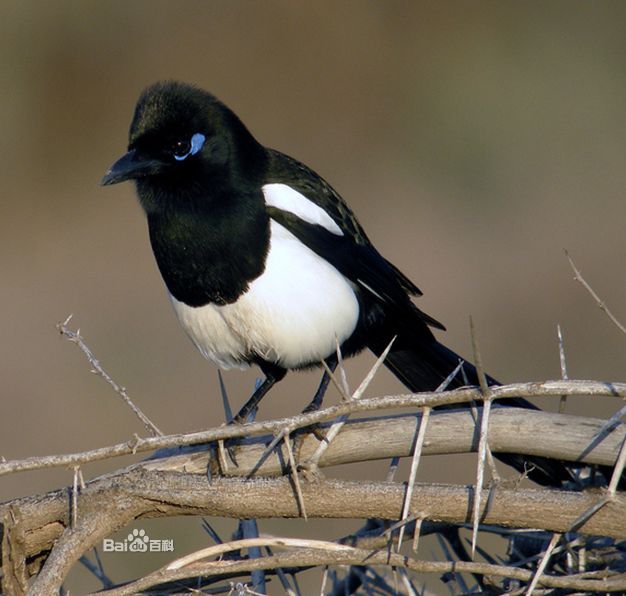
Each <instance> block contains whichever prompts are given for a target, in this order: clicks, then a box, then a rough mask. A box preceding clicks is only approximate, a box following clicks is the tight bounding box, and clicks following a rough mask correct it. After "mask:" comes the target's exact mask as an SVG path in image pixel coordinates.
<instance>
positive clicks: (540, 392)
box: [0, 380, 626, 476]
mask: <svg viewBox="0 0 626 596" xmlns="http://www.w3.org/2000/svg"><path fill="white" fill-rule="evenodd" d="M490 391H491V397H492V399H493V400H506V399H513V398H517V397H524V398H534V397H553V398H557V399H560V398H561V396H562V395H569V396H588V397H592V398H601V397H620V398H626V383H607V382H600V381H573V380H569V381H545V382H531V383H512V384H510V385H501V386H498V387H491V388H490ZM481 400H482V393H481V391H480V389H478V388H476V387H468V388H463V389H455V390H453V391H446V392H444V393H436V392H433V393H412V394H400V395H388V396H384V397H376V398H368V399H360V400H358V401H350V402H345V403H341V404H338V405H335V406H331V407H328V408H325V409H323V410H319V411H317V412H310V413H307V414H299V415H297V416H293V417H289V418H280V419H276V420H268V421H264V422H254V423H251V424H245V425H241V426H222V427H219V428H212V429H208V430H205V431H198V432H193V433H185V434H175V435H164V436H162V437H147V438H141V437H138V436H135V437H134V438H132V439H130V440H128V441H125V442H123V443H117V444H115V445H110V446H108V447H101V448H99V449H92V450H89V451H84V452H80V453H70V454H58V455H47V456H41V457H29V458H25V459H21V460H9V461H3V462H0V476H3V475H5V474H11V473H15V472H24V471H28V470H40V469H44V468H54V467H71V466H73V465H76V464H85V463H88V462H92V461H99V460H103V459H109V458H111V457H120V456H122V455H130V454H135V453H146V452H148V451H154V450H156V449H165V448H169V447H179V446H187V445H199V444H202V443H210V442H213V441H218V440H223V441H225V440H227V439H241V438H243V437H255V436H260V435H263V434H267V433H271V434H275V433H279V432H280V431H281V430H282V429H283V428H290V429H293V430H296V429H299V428H304V427H306V426H311V425H314V424H317V423H322V422H327V421H329V420H333V419H335V418H337V417H338V416H343V415H346V414H357V413H364V412H375V411H381V410H389V409H401V408H402V409H404V408H414V409H417V408H423V407H425V406H428V407H431V408H435V407H437V406H441V405H450V404H463V403H469V402H472V401H481ZM617 424H618V423H617Z"/></svg>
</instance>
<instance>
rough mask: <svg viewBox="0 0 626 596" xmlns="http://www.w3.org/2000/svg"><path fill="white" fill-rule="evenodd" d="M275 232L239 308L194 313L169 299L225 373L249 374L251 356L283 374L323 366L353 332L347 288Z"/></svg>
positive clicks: (274, 228) (354, 310) (274, 227)
mask: <svg viewBox="0 0 626 596" xmlns="http://www.w3.org/2000/svg"><path fill="white" fill-rule="evenodd" d="M296 194H298V193H296ZM299 196H300V197H302V195H299ZM302 198H303V197H302ZM305 200H306V199H305ZM268 202H269V201H268ZM318 209H319V208H318ZM329 219H330V218H329ZM331 221H332V220H331ZM333 223H334V222H333ZM335 225H336V224H335ZM270 229H271V239H270V249H269V254H268V256H267V262H266V265H265V271H264V272H263V274H262V275H261V276H260V277H258V278H257V279H255V280H254V281H253V282H252V283H251V284H250V287H249V289H248V291H247V292H246V293H245V294H244V295H242V296H241V298H239V300H237V302H235V303H233V304H229V305H226V306H217V305H213V304H209V305H206V306H202V307H199V308H193V307H190V306H187V305H186V304H184V303H182V302H179V301H177V300H176V299H175V298H174V297H171V300H172V304H173V305H174V310H175V311H176V314H177V315H178V319H179V321H180V323H181V325H182V326H183V327H184V329H185V330H186V331H187V333H188V334H189V336H190V337H191V339H192V341H193V342H194V343H195V345H196V346H197V347H198V349H199V350H200V351H201V352H202V354H204V356H205V357H206V358H207V359H209V360H211V361H212V362H214V363H215V364H217V365H218V366H220V367H222V368H233V367H238V368H245V367H246V366H247V364H246V360H247V359H248V358H250V357H251V356H252V355H253V354H258V355H259V356H261V357H263V358H264V359H266V360H269V361H271V362H274V363H276V364H278V365H280V366H283V367H285V368H297V367H299V366H303V365H306V364H312V363H315V362H319V361H321V360H322V359H324V358H326V357H328V356H330V355H331V354H332V353H333V352H334V351H335V342H336V341H337V340H338V341H339V343H341V342H343V341H344V340H346V339H347V338H348V337H350V335H351V334H352V332H353V331H354V329H355V327H356V324H357V319H358V316H359V305H358V301H357V299H356V296H355V294H354V291H353V289H352V286H351V284H350V282H349V281H348V280H347V279H346V278H345V277H343V275H341V274H340V273H339V272H338V271H337V270H336V269H335V268H334V267H333V266H332V265H330V264H329V263H328V262H327V261H325V260H324V259H322V258H320V257H319V256H318V255H317V254H315V253H314V252H313V251H312V250H310V249H309V248H307V247H306V246H305V245H304V244H302V243H301V242H300V241H299V240H298V239H297V238H296V237H295V236H294V235H293V234H291V233H290V232H289V231H288V230H287V229H286V228H284V227H283V226H281V225H280V224H278V223H276V222H275V221H273V220H271V228H270Z"/></svg>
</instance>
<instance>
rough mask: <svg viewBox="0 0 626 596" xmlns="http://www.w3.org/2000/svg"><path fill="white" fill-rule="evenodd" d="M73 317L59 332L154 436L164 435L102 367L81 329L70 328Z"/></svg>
mask: <svg viewBox="0 0 626 596" xmlns="http://www.w3.org/2000/svg"><path fill="white" fill-rule="evenodd" d="M71 319H72V315H70V316H69V317H67V319H65V321H63V322H62V323H57V329H58V330H59V333H61V335H62V336H63V337H66V338H67V339H68V340H69V341H70V342H72V343H74V344H76V345H77V346H78V347H79V348H80V349H81V350H82V352H83V354H85V356H86V357H87V360H88V361H89V364H91V366H92V371H93V372H94V373H96V374H97V375H99V376H100V377H102V378H103V379H104V380H105V381H106V382H107V383H108V384H109V385H111V387H113V390H114V391H115V393H117V394H118V395H119V396H120V397H121V398H122V399H123V400H124V401H125V402H126V405H128V407H129V408H130V409H131V410H132V411H133V412H134V413H135V415H136V416H137V417H138V418H139V420H141V422H143V425H144V426H145V427H146V429H147V430H148V432H149V433H150V434H151V435H152V436H153V437H159V436H163V433H162V432H161V431H160V430H159V428H158V427H157V426H156V425H155V424H154V423H153V422H152V421H151V420H150V418H148V417H147V416H146V415H145V414H144V413H143V412H142V411H141V409H140V408H139V407H138V406H136V405H135V404H134V403H133V401H132V400H131V399H130V397H129V396H128V393H127V392H126V389H125V388H124V387H120V385H118V384H117V383H116V382H115V381H114V380H113V378H112V377H111V376H110V375H109V374H108V373H107V372H106V371H105V370H104V369H103V368H102V366H101V365H100V362H99V361H98V360H97V359H96V357H95V356H94V354H93V352H92V351H91V350H90V349H89V347H88V346H87V344H85V342H84V341H83V338H82V336H81V334H80V329H77V330H76V331H75V332H74V331H72V330H71V329H69V328H68V326H67V325H68V323H69V322H70V320H71Z"/></svg>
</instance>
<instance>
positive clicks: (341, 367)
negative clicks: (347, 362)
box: [335, 336, 350, 395]
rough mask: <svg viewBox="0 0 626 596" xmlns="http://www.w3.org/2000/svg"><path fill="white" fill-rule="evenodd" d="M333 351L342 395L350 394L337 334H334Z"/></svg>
mask: <svg viewBox="0 0 626 596" xmlns="http://www.w3.org/2000/svg"><path fill="white" fill-rule="evenodd" d="M335 351H336V353H337V368H338V369H339V375H340V378H341V386H342V387H343V393H344V395H350V385H349V384H348V375H347V373H346V367H345V366H344V364H343V356H342V354H341V346H340V345H339V338H338V337H337V336H335Z"/></svg>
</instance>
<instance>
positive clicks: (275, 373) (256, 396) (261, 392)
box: [231, 362, 287, 424]
mask: <svg viewBox="0 0 626 596" xmlns="http://www.w3.org/2000/svg"><path fill="white" fill-rule="evenodd" d="M259 366H260V367H261V370H262V371H263V372H264V373H265V379H264V380H263V382H262V383H261V384H260V385H259V386H258V387H257V388H256V389H255V390H254V393H253V394H252V395H251V396H250V399H248V401H247V402H246V403H245V404H243V406H242V407H241V409H240V410H239V412H238V413H237V415H236V416H235V417H234V418H233V419H232V420H231V423H235V424H244V423H245V422H246V421H247V418H248V415H249V414H250V412H252V410H254V409H255V408H256V407H257V406H258V405H259V402H260V401H261V400H262V399H263V397H264V396H265V394H266V393H267V392H268V391H269V390H270V389H271V388H272V387H273V386H274V385H275V384H276V383H278V381H280V380H281V379H282V378H283V377H284V376H285V375H286V374H287V371H286V370H285V369H284V368H281V367H279V366H276V365H274V364H269V363H267V362H263V363H259Z"/></svg>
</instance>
